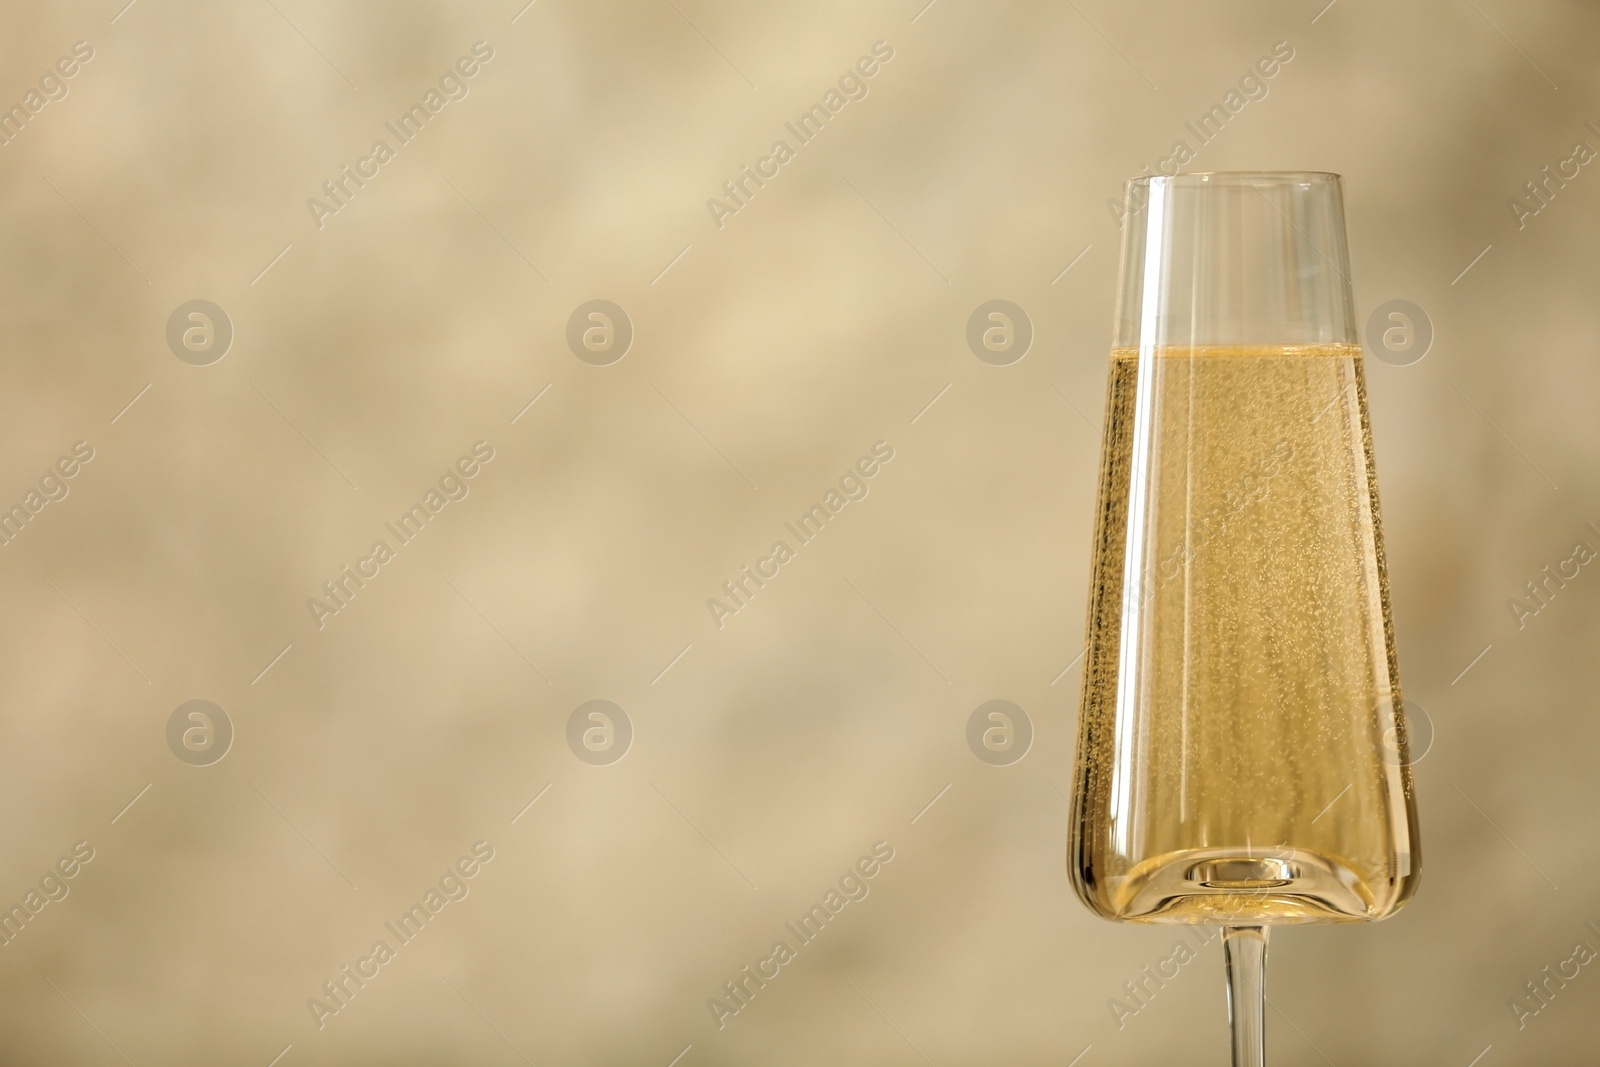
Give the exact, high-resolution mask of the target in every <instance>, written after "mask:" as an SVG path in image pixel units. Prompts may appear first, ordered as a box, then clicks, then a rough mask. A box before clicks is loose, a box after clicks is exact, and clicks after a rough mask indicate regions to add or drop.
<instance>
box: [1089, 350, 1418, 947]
mask: <svg viewBox="0 0 1600 1067" xmlns="http://www.w3.org/2000/svg"><path fill="white" fill-rule="evenodd" d="M1106 410H1107V422H1106V426H1105V430H1104V451H1103V455H1102V469H1101V481H1100V497H1099V513H1098V517H1097V523H1096V534H1095V542H1094V553H1095V557H1094V570H1093V578H1092V587H1091V591H1090V602H1089V620H1088V627H1087V644H1088V650H1087V652H1086V654H1085V657H1084V688H1083V704H1082V715H1081V723H1080V735H1079V741H1078V762H1077V782H1076V790H1075V803H1074V812H1073V826H1072V834H1071V845H1070V856H1069V866H1070V868H1071V873H1072V879H1073V884H1074V887H1075V888H1076V890H1077V892H1078V895H1079V896H1080V897H1081V898H1082V900H1083V901H1084V903H1085V904H1087V905H1088V906H1089V907H1090V908H1092V909H1093V910H1094V911H1096V912H1098V913H1099V914H1100V915H1102V916H1104V917H1106V918H1109V919H1119V920H1135V921H1149V922H1217V923H1225V924H1229V925H1256V924H1263V923H1293V922H1328V921H1348V920H1372V919H1381V918H1384V917H1386V916H1388V915H1390V914H1393V912H1394V911H1395V910H1396V909H1397V908H1399V906H1400V905H1401V904H1402V903H1403V902H1404V901H1405V900H1406V899H1407V898H1408V897H1409V896H1410V895H1411V894H1412V893H1413V892H1414V891H1415V889H1416V885H1417V878H1418V874H1419V859H1420V857H1419V853H1418V848H1417V836H1416V812H1415V804H1414V800H1413V796H1412V785H1411V774H1410V768H1409V756H1408V749H1407V746H1406V738H1405V722H1404V716H1403V715H1402V714H1401V713H1400V712H1399V711H1398V710H1397V709H1399V708H1400V707H1401V699H1400V680H1399V675H1398V671H1397V667H1396V658H1395V650H1394V636H1393V627H1392V625H1391V621H1390V616H1389V591H1388V585H1387V579H1386V577H1385V573H1384V562H1383V532H1382V527H1381V524H1380V520H1379V514H1378V498H1377V482H1376V478H1375V474H1374V469H1373V461H1372V447H1371V435H1370V432H1369V429H1368V425H1367V403H1366V393H1365V386H1364V384H1363V377H1362V368H1361V350H1360V347H1359V346H1358V345H1351V344H1320V345H1276V346H1204V347H1187V348H1184V347H1170V346H1168V347H1159V348H1152V349H1150V350H1147V351H1146V352H1145V353H1143V354H1141V353H1140V352H1139V351H1138V350H1136V349H1119V350H1116V351H1114V352H1113V353H1112V360H1111V376H1110V385H1109V396H1108V402H1107V408H1106Z"/></svg>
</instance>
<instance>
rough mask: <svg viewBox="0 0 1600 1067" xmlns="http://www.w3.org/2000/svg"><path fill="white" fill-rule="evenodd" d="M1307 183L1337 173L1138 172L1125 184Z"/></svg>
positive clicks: (1333, 177)
mask: <svg viewBox="0 0 1600 1067" xmlns="http://www.w3.org/2000/svg"><path fill="white" fill-rule="evenodd" d="M1152 182H1160V183H1162V184H1163V185H1190V186H1204V185H1230V186H1232V185H1254V184H1257V183H1259V184H1266V185H1300V184H1306V185H1309V184H1311V183H1313V182H1328V183H1335V184H1336V183H1338V182H1339V175H1338V174H1335V173H1334V172H1333V171H1329V170H1200V171H1191V172H1189V173H1187V174H1142V175H1140V176H1139V177H1137V178H1129V179H1128V185H1129V186H1130V187H1132V186H1148V185H1150V184H1151V183H1152Z"/></svg>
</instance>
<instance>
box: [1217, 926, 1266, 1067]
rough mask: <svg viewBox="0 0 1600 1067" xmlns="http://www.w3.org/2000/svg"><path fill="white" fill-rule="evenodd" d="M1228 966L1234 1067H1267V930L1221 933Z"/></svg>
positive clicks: (1238, 928)
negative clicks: (1265, 1009) (1265, 986)
mask: <svg viewBox="0 0 1600 1067" xmlns="http://www.w3.org/2000/svg"><path fill="white" fill-rule="evenodd" d="M1222 953H1223V956H1224V958H1225V961H1226V963H1227V966H1228V1025H1229V1026H1230V1027H1231V1028H1232V1030H1233V1067H1266V1062H1267V1048H1266V1046H1267V1020H1266V1016H1265V1015H1263V1014H1262V1011H1263V1009H1264V1008H1265V1006H1266V1005H1265V1001H1266V993H1265V990H1264V988H1263V986H1262V983H1263V982H1264V981H1265V980H1266V976H1267V927H1265V926H1229V927H1227V928H1226V929H1224V930H1223V932H1222Z"/></svg>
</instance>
